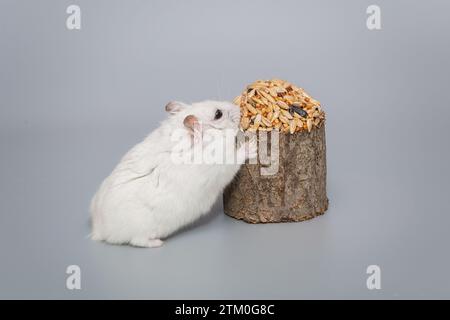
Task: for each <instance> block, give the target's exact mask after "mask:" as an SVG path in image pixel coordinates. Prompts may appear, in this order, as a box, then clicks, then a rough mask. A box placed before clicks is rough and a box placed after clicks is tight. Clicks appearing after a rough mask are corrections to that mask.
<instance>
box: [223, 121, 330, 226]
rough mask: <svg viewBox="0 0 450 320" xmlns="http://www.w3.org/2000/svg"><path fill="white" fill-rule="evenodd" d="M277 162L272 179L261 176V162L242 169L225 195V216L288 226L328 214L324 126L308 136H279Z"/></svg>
mask: <svg viewBox="0 0 450 320" xmlns="http://www.w3.org/2000/svg"><path fill="white" fill-rule="evenodd" d="M268 140H270V135H269V138H268ZM259 143H260V144H261V141H259ZM269 150H270V147H269ZM259 156H261V155H259ZM277 158H278V157H277ZM278 159H279V165H278V170H277V171H276V173H274V174H272V175H264V174H261V170H267V165H263V164H261V161H258V164H244V165H242V167H241V169H240V170H239V172H238V174H237V175H236V177H235V178H234V179H233V181H232V182H231V184H230V185H229V186H228V187H227V188H226V189H225V191H224V196H223V200H224V210H225V213H226V214H227V215H229V216H231V217H233V218H236V219H242V220H244V221H246V222H249V223H267V222H289V221H304V220H308V219H311V218H314V217H315V216H318V215H321V214H323V213H324V212H325V211H326V210H327V208H328V198H327V195H326V174H327V169H326V145H325V125H322V126H321V127H320V128H314V129H313V130H312V131H311V132H307V131H302V132H297V133H295V134H284V133H280V134H279V158H278ZM262 162H263V163H264V161H262Z"/></svg>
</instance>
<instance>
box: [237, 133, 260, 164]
mask: <svg viewBox="0 0 450 320" xmlns="http://www.w3.org/2000/svg"><path fill="white" fill-rule="evenodd" d="M257 156H258V141H257V140H256V137H255V136H252V137H250V139H249V140H248V141H246V142H245V143H243V144H241V146H240V147H239V149H238V152H237V160H238V163H239V164H243V163H245V161H246V160H249V159H255V158H256V157H257Z"/></svg>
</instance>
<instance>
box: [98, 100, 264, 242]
mask: <svg viewBox="0 0 450 320" xmlns="http://www.w3.org/2000/svg"><path fill="white" fill-rule="evenodd" d="M166 111H167V112H168V113H169V114H170V115H169V117H168V118H167V119H166V120H164V121H163V122H162V123H161V125H160V126H159V127H158V128H157V129H156V130H154V131H153V132H152V133H150V135H148V136H147V137H146V138H145V139H144V141H142V142H141V143H139V144H137V145H136V146H134V147H133V148H132V149H131V150H130V151H129V152H128V153H127V154H125V156H124V157H123V158H122V159H121V161H120V162H119V164H118V165H117V166H116V168H115V169H114V170H113V172H112V173H111V174H110V175H109V176H108V177H107V178H106V179H105V180H104V181H103V183H102V184H101V186H100V188H99V190H98V191H97V193H96V194H95V196H94V197H93V199H92V202H91V208H90V211H91V218H92V234H91V238H92V239H93V240H102V241H106V242H108V243H112V244H130V245H133V246H138V247H159V246H161V245H162V244H163V241H162V240H161V239H164V238H166V237H167V236H169V235H170V234H172V233H173V232H175V231H177V230H178V229H180V228H182V227H184V226H186V225H188V224H190V223H192V222H193V221H195V220H196V219H198V218H199V217H201V216H202V215H204V214H205V213H207V212H209V211H210V209H211V208H212V206H213V205H214V203H215V201H216V199H217V197H218V196H219V195H220V194H221V193H222V191H223V189H224V188H225V186H226V185H227V184H228V183H230V182H231V180H232V179H233V177H234V176H235V174H236V173H237V171H238V170H239V167H240V164H241V163H243V162H244V161H245V160H246V159H248V158H253V157H255V156H256V152H257V151H256V148H257V147H256V141H255V140H254V139H251V140H250V141H249V142H246V143H244V144H242V145H241V146H239V147H238V148H236V146H235V144H234V141H233V144H232V145H228V146H227V147H226V148H227V149H226V150H225V152H229V151H235V153H236V158H237V161H236V162H235V163H232V164H207V163H200V164H196V163H179V164H177V163H175V162H174V161H173V158H172V156H173V152H174V147H175V146H176V144H177V147H178V149H179V150H178V151H177V152H178V153H179V154H184V155H190V154H192V152H193V149H194V146H195V145H196V144H198V143H200V144H203V145H205V144H206V143H207V142H204V141H202V140H201V139H199V138H201V137H202V135H203V134H204V131H205V130H206V129H208V130H209V131H208V132H212V133H214V134H215V135H216V138H213V140H212V141H210V142H209V143H210V144H211V143H212V144H214V143H220V141H219V140H220V138H219V137H220V136H221V133H223V132H225V131H227V132H230V131H232V132H233V134H234V137H235V136H236V134H237V131H238V126H239V121H240V109H239V107H238V106H236V105H234V104H232V103H229V102H218V101H204V102H199V103H193V104H192V105H188V104H185V103H181V102H171V103H169V104H168V105H167V106H166ZM219 116H220V117H219ZM175 131H177V132H179V133H181V138H180V140H179V141H173V140H174V139H173V136H172V134H173V132H175ZM213 136H214V135H213ZM180 141H181V142H180ZM199 141H200V142H199ZM180 146H181V147H180ZM230 148H236V149H235V150H229V149H230Z"/></svg>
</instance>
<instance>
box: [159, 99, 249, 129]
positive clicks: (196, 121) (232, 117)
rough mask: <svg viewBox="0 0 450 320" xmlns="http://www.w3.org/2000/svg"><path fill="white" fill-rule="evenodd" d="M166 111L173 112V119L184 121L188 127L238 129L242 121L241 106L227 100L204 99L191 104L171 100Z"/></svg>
mask: <svg viewBox="0 0 450 320" xmlns="http://www.w3.org/2000/svg"><path fill="white" fill-rule="evenodd" d="M166 111H167V112H169V113H170V114H171V117H172V120H173V121H175V122H179V123H180V124H181V123H182V124H183V125H184V127H186V129H188V130H191V131H194V130H196V129H199V128H202V129H208V130H209V129H215V130H229V129H232V130H236V132H237V130H238V128H239V121H240V117H241V115H240V108H239V107H238V106H237V105H235V104H233V103H231V102H226V101H212V100H207V101H202V102H196V103H193V104H191V105H188V104H185V103H183V102H170V103H169V104H167V105H166Z"/></svg>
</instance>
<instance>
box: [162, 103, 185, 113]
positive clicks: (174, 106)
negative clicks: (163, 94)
mask: <svg viewBox="0 0 450 320" xmlns="http://www.w3.org/2000/svg"><path fill="white" fill-rule="evenodd" d="M187 106H188V105H187V104H185V103H183V102H180V101H171V102H169V103H168V104H166V111H167V112H168V113H170V114H175V113H177V112H180V111H181V110H184V109H185V108H186V107H187Z"/></svg>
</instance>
